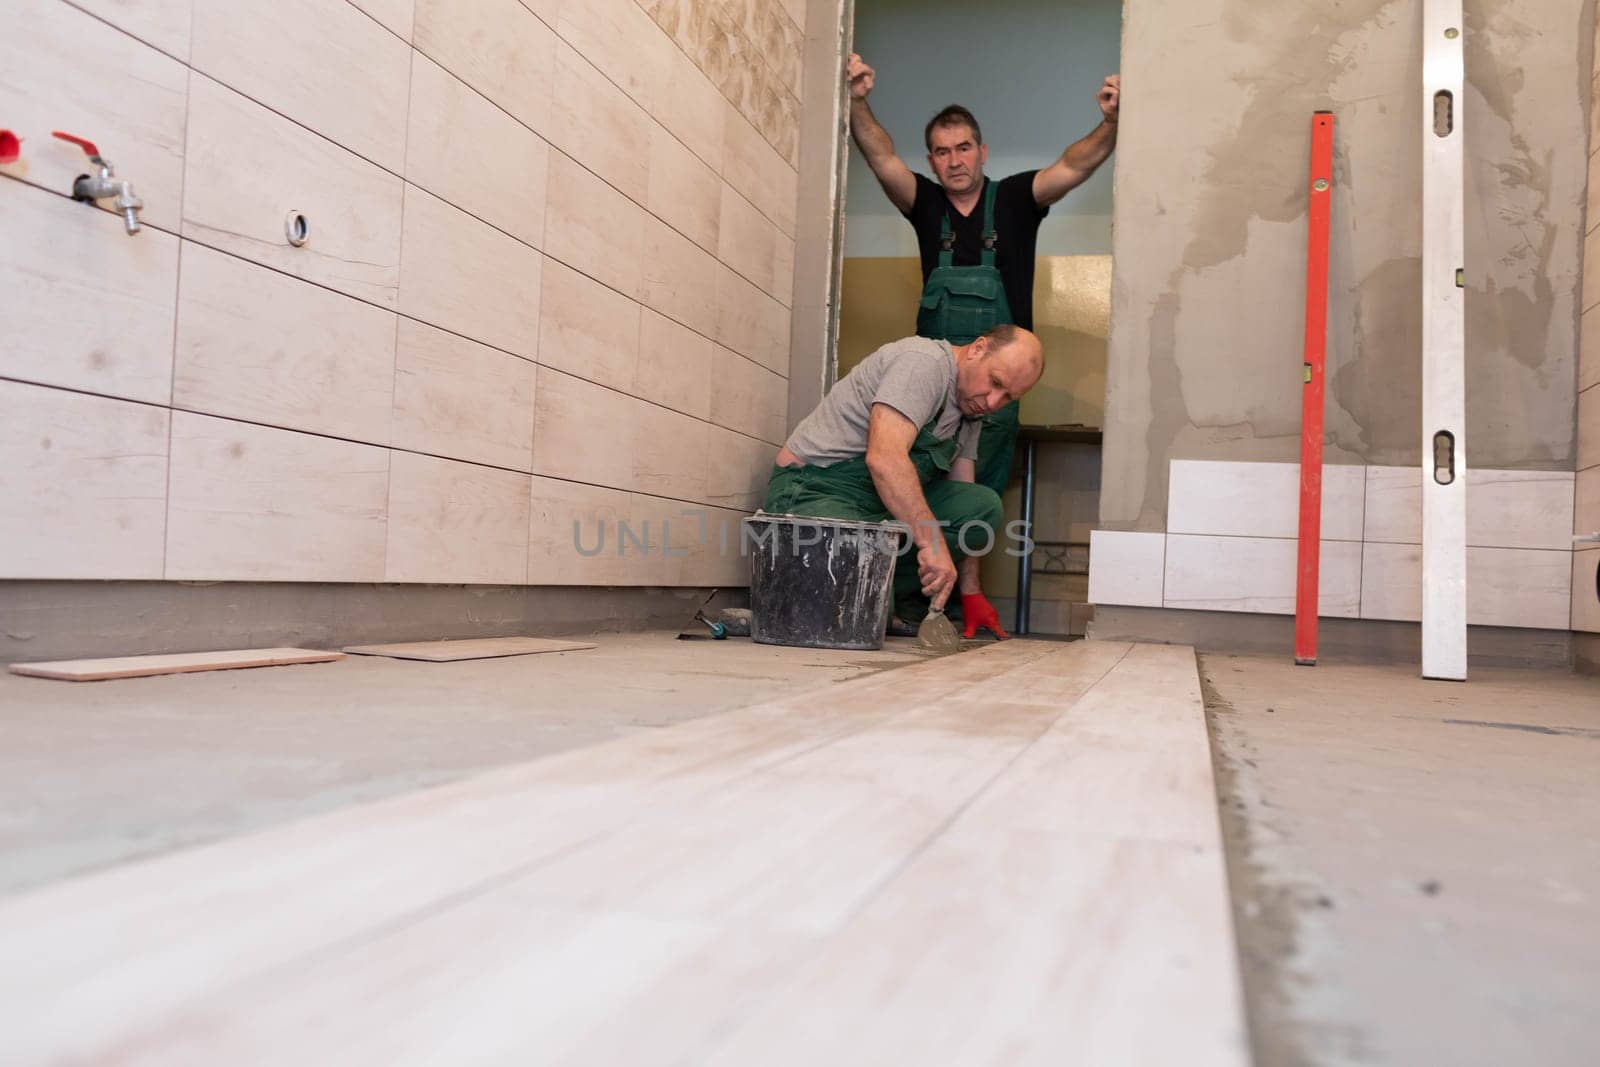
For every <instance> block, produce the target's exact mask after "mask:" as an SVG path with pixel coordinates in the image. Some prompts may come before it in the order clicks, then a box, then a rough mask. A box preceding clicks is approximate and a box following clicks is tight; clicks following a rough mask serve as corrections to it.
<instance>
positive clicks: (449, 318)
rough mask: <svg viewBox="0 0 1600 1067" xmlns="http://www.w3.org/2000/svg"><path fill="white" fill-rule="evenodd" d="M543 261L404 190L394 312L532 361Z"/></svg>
mask: <svg viewBox="0 0 1600 1067" xmlns="http://www.w3.org/2000/svg"><path fill="white" fill-rule="evenodd" d="M543 263H544V257H542V256H541V255H540V254H539V253H538V252H536V251H534V250H533V249H532V248H529V247H528V246H527V245H525V244H523V243H522V242H521V241H518V240H516V239H515V238H513V237H507V236H506V235H505V234H503V233H501V232H500V231H499V230H497V229H495V228H494V227H492V226H490V225H488V224H487V223H485V222H481V221H479V220H478V219H475V218H473V217H472V216H471V215H468V214H467V213H466V212H464V211H461V210H460V209H459V208H454V207H451V206H450V205H449V204H447V203H445V202H444V201H443V200H440V199H439V198H438V197H436V196H434V195H432V194H431V193H426V192H424V191H422V190H421V189H418V188H417V187H416V186H414V185H408V186H406V215H405V247H404V251H403V253H402V255H401V265H400V266H401V269H400V310H401V311H402V312H404V313H405V314H407V315H410V316H413V317H415V318H419V319H422V320H423V321H424V322H431V323H433V324H434V325H435V326H442V327H443V328H445V329H447V330H451V331H453V332H455V333H459V334H462V335H463V336H466V337H471V338H473V339H474V340H478V341H483V342H484V343H485V344H491V345H494V346H495V347H496V348H503V349H505V350H506V351H508V352H515V353H516V354H518V355H520V356H525V357H527V358H528V359H533V358H534V357H535V356H537V355H538V351H539V292H540V272H541V271H542V269H543Z"/></svg>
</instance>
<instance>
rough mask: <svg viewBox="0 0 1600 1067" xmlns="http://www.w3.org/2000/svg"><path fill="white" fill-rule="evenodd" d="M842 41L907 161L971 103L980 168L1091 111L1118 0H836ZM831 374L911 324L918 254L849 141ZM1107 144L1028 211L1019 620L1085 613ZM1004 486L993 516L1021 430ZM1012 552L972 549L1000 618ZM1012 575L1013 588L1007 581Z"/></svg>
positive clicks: (917, 159)
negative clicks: (1030, 359) (982, 0)
mask: <svg viewBox="0 0 1600 1067" xmlns="http://www.w3.org/2000/svg"><path fill="white" fill-rule="evenodd" d="M851 6H852V7H853V9H854V12H853V30H852V33H851V35H850V44H849V49H848V50H850V51H854V52H856V53H858V54H860V56H861V58H862V60H863V61H864V62H865V63H867V64H868V65H869V66H871V67H872V68H873V70H874V72H875V75H876V77H875V82H874V85H873V89H872V92H871V95H870V97H869V101H870V105H871V108H872V111H873V114H874V115H875V116H876V117H877V119H878V121H879V123H881V124H882V126H883V127H884V129H885V130H887V131H888V133H889V135H890V136H891V137H892V138H893V141H894V147H895V151H896V153H897V154H898V155H899V157H900V158H901V159H902V160H904V161H905V163H906V165H907V166H908V167H910V168H911V170H912V171H913V172H915V173H918V174H921V175H924V176H926V177H928V178H933V179H935V180H936V176H935V174H934V172H933V170H932V168H931V166H930V163H929V160H928V158H927V151H926V148H925V145H924V126H925V124H926V123H927V121H928V120H929V118H931V117H932V116H933V115H934V114H935V113H936V112H938V111H939V110H940V109H941V108H943V107H945V106H946V105H948V104H959V105H961V106H963V107H965V108H967V109H968V110H970V111H971V112H972V113H973V115H974V116H975V117H976V118H977V119H978V121H979V123H980V125H981V127H982V139H983V142H984V144H985V145H986V146H987V147H988V152H989V155H988V162H987V164H986V165H985V166H984V172H985V174H986V175H987V176H988V177H989V178H990V179H992V180H996V181H998V180H1000V179H1003V178H1006V177H1007V176H1009V175H1013V174H1018V173H1021V172H1025V171H1032V170H1036V169H1039V168H1042V167H1046V166H1048V165H1049V164H1051V163H1053V162H1054V161H1055V160H1056V159H1057V158H1058V157H1060V155H1061V154H1062V152H1063V150H1064V149H1065V148H1066V147H1067V146H1068V145H1069V144H1072V143H1073V142H1075V141H1077V140H1079V139H1080V138H1082V137H1084V136H1085V135H1086V134H1088V133H1089V132H1090V131H1091V130H1092V129H1093V128H1094V127H1095V126H1097V125H1098V124H1099V122H1100V120H1101V113H1100V109H1099V107H1098V105H1097V103H1096V99H1095V94H1096V92H1097V91H1098V90H1099V88H1100V87H1101V84H1102V81H1103V79H1104V78H1105V77H1106V76H1107V75H1109V74H1114V73H1116V72H1117V70H1118V66H1119V58H1120V54H1121V39H1122V12H1123V3H1122V0H1004V2H1000V3H994V4H983V5H974V4H971V3H970V2H958V0H853V3H852V5H851ZM848 154H849V162H848V169H847V176H846V182H845V189H846V193H845V197H844V207H843V215H844V225H843V247H842V266H841V269H840V271H839V275H838V285H839V293H838V304H837V307H838V315H839V318H838V340H837V348H836V362H835V365H834V367H833V368H832V372H833V375H832V380H834V381H837V380H838V379H839V378H842V377H843V376H844V375H845V374H847V373H849V371H850V370H851V369H852V368H854V367H855V366H856V365H857V364H858V363H860V362H861V360H863V359H865V358H866V357H867V356H868V355H870V354H871V353H872V352H874V351H875V350H876V349H877V348H879V347H880V346H882V345H884V344H886V343H888V342H890V341H893V340H896V339H899V338H901V337H905V336H908V335H911V334H914V333H916V332H917V325H916V320H917V309H918V306H919V298H920V296H921V291H922V286H923V270H924V264H923V262H922V259H921V255H920V252H919V247H918V243H917V237H916V234H915V232H914V231H913V229H912V226H911V224H910V223H909V222H907V220H906V219H905V217H903V216H902V215H901V213H900V211H899V209H898V208H896V206H895V205H894V204H893V203H892V202H891V201H890V199H889V197H888V196H887V195H886V193H885V191H884V189H883V187H882V186H880V184H879V182H878V180H877V178H876V177H875V176H874V174H873V172H872V170H871V168H870V167H869V166H868V165H867V162H866V159H865V157H864V156H863V154H862V153H861V151H860V150H859V149H858V148H857V147H856V146H855V145H854V144H850V145H849V147H848ZM1114 164H1115V155H1113V156H1112V158H1111V159H1110V160H1108V161H1107V162H1106V163H1105V164H1103V165H1102V166H1101V167H1100V168H1099V169H1098V170H1097V171H1096V172H1095V173H1094V174H1093V175H1092V176H1091V177H1090V178H1089V179H1088V180H1087V181H1085V182H1084V183H1083V184H1082V185H1080V186H1078V187H1077V188H1075V189H1073V190H1072V191H1071V192H1069V193H1068V194H1067V195H1066V196H1065V198H1063V199H1062V200H1060V201H1058V202H1057V203H1055V204H1053V205H1052V206H1051V207H1050V209H1049V211H1048V214H1047V215H1046V216H1045V217H1044V219H1043V221H1042V222H1041V223H1040V225H1039V231H1038V245H1037V251H1036V259H1035V268H1034V284H1033V293H1032V303H1033V320H1034V332H1035V333H1036V334H1038V336H1039V338H1040V340H1041V342H1042V343H1043V345H1044V349H1045V374H1044V377H1043V379H1041V381H1040V382H1039V384H1038V385H1037V386H1036V387H1035V388H1034V389H1033V390H1032V391H1031V392H1030V393H1029V394H1028V395H1027V396H1026V397H1024V398H1023V401H1022V411H1021V421H1022V424H1023V426H1024V427H1025V428H1027V427H1034V428H1037V427H1053V428H1063V427H1073V428H1075V431H1074V432H1073V433H1060V434H1053V435H1052V434H1038V433H1034V436H1035V437H1037V438H1040V439H1039V440H1038V441H1037V442H1036V443H1035V445H1034V459H1035V472H1036V474H1035V480H1034V493H1033V520H1034V524H1033V531H1034V532H1033V537H1034V540H1035V542H1036V544H1037V548H1036V551H1035V552H1034V554H1033V557H1032V585H1031V590H1027V591H1028V592H1029V593H1030V594H1031V595H1028V596H1027V597H1026V598H1025V599H1026V600H1027V601H1029V602H1030V604H1031V610H1028V611H1026V612H1025V616H1026V617H1028V619H1029V622H1030V623H1031V625H1030V627H1029V629H1030V630H1031V632H1034V633H1036V634H1061V635H1067V634H1082V633H1083V630H1084V626H1085V623H1086V621H1087V618H1088V614H1089V609H1088V605H1087V599H1088V542H1089V531H1090V529H1092V528H1093V527H1094V526H1095V525H1096V524H1097V523H1098V521H1099V510H1100V447H1099V444H1098V440H1099V436H1098V434H1099V430H1100V429H1101V427H1102V426H1103V424H1104V415H1105V388H1106V358H1107V339H1108V336H1109V329H1110V310H1111V215H1112V170H1113V167H1114ZM1029 433H1030V431H1029V430H1027V429H1025V430H1024V441H1023V442H1022V443H1019V446H1018V460H1017V465H1016V473H1015V474H1014V476H1013V478H1012V480H1011V484H1010V488H1009V489H1008V490H1007V492H1006V493H1005V495H1004V496H1005V504H1006V518H1007V521H1008V522H1010V521H1012V520H1015V519H1018V518H1020V517H1021V516H1022V514H1023V510H1024V500H1023V497H1024V493H1023V485H1024V471H1025V466H1026V465H1025V461H1024V456H1025V453H1026V438H1027V437H1028V436H1029ZM1021 570H1022V568H1019V566H1018V564H1017V561H1016V560H1014V559H1013V558H1012V557H1010V556H1006V555H1004V554H999V553H996V554H994V555H992V556H990V557H989V558H988V559H986V560H985V563H984V568H983V584H984V588H985V590H986V591H987V592H988V593H989V595H990V597H991V599H992V600H993V601H994V603H995V605H996V607H997V608H999V609H1000V612H1001V616H1002V618H1004V619H1006V620H1007V621H1008V622H1009V621H1011V620H1013V619H1017V618H1018V615H1017V598H1018V594H1019V592H1020V591H1022V590H1023V589H1026V588H1027V581H1026V577H1025V576H1024V575H1023V574H1022V573H1020V572H1021ZM1019 587H1020V588H1019Z"/></svg>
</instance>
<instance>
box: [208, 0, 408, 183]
mask: <svg viewBox="0 0 1600 1067" xmlns="http://www.w3.org/2000/svg"><path fill="white" fill-rule="evenodd" d="M189 61H190V63H191V64H192V65H193V67H194V68H195V69H196V70H198V71H202V72H203V73H205V74H208V75H210V76H211V77H212V78H214V79H215V80H217V81H219V82H222V83H223V84H224V85H227V86H228V87H229V88H231V89H233V90H235V91H237V92H240V93H243V94H244V95H245V96H248V97H250V99H252V100H255V101H258V102H260V103H262V104H265V105H266V106H267V107H269V108H271V109H272V110H274V111H276V112H278V113H279V114H281V115H286V116H288V117H289V118H291V119H293V120H294V121H296V122H298V123H300V124H301V125H303V126H306V127H309V128H310V129H313V130H316V131H317V132H318V133H320V134H322V135H323V136H324V137H327V138H329V139H330V140H333V141H336V142H338V143H339V144H340V145H342V146H344V147H345V148H347V149H349V150H350V151H352V152H355V153H356V154H357V155H359V156H363V157H365V158H366V159H370V160H372V161H373V162H374V163H377V164H379V165H380V166H382V167H384V168H385V169H387V170H390V171H393V172H395V173H396V174H398V173H399V172H400V168H401V166H402V165H403V163H404V156H405V144H406V100H407V97H408V92H407V87H408V85H409V84H410V80H411V49H410V48H409V47H407V45H406V42H404V41H402V40H400V39H399V38H398V37H396V36H395V35H394V34H393V33H391V32H389V31H388V30H386V29H385V28H384V27H382V26H380V25H379V24H378V23H376V22H374V21H373V20H372V19H371V18H369V17H368V16H367V15H366V14H364V13H363V12H361V11H360V10H358V9H357V8H356V7H354V6H353V5H351V4H341V3H330V2H329V0H195V3H194V41H193V44H192V47H191V52H190V60H189Z"/></svg>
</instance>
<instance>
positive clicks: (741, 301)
mask: <svg viewBox="0 0 1600 1067" xmlns="http://www.w3.org/2000/svg"><path fill="white" fill-rule="evenodd" d="M713 336H714V337H715V338H716V340H717V341H718V342H719V343H720V344H722V345H725V346H726V347H728V348H731V349H733V350H734V351H735V352H738V353H740V354H741V355H745V356H749V357H750V358H751V359H753V360H755V361H756V362H757V363H760V364H761V365H762V366H763V367H766V368H767V369H768V370H770V371H773V372H774V373H776V374H782V375H787V374H788V373H789V309H788V308H786V307H784V306H783V305H782V304H780V303H778V302H777V301H776V300H774V299H773V298H772V297H771V296H769V295H768V294H766V293H764V292H762V291H761V290H760V289H758V288H757V287H756V286H754V285H752V284H751V283H750V282H748V281H746V280H745V279H744V278H742V277H740V276H739V275H738V274H736V273H734V271H733V270H731V269H730V268H728V267H727V266H723V265H719V266H718V268H717V328H716V333H715V334H714V335H713Z"/></svg>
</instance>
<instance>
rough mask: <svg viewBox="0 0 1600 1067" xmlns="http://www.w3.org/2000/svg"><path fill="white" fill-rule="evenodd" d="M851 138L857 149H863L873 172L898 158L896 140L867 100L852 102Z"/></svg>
mask: <svg viewBox="0 0 1600 1067" xmlns="http://www.w3.org/2000/svg"><path fill="white" fill-rule="evenodd" d="M850 136H851V137H853V138H855V142H856V147H857V148H859V149H861V154H862V155H863V156H865V157H866V160H867V164H868V166H870V167H872V169H873V171H877V169H878V167H879V166H880V165H882V164H884V163H887V162H888V161H889V160H891V159H894V158H896V157H895V152H894V138H893V137H890V136H889V131H888V130H886V129H884V128H883V123H881V122H879V121H878V116H876V115H874V114H873V113H872V105H870V104H868V103H867V102H866V101H865V100H851V101H850Z"/></svg>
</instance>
